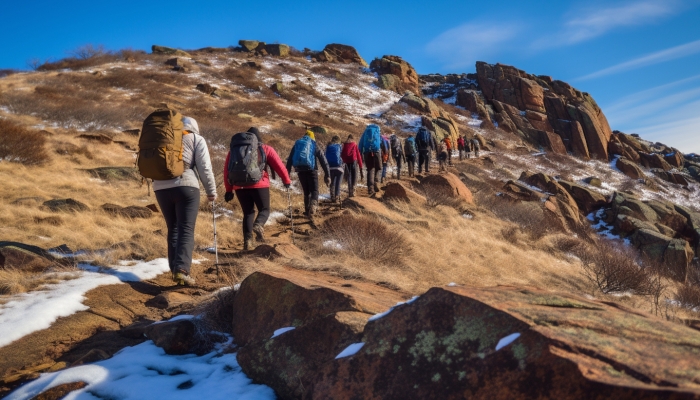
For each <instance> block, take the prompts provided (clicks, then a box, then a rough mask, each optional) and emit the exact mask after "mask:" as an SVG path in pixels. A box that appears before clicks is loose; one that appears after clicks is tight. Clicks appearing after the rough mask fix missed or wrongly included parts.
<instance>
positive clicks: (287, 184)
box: [284, 183, 292, 190]
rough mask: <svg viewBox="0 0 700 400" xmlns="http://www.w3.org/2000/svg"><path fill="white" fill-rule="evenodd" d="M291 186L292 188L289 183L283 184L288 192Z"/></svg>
mask: <svg viewBox="0 0 700 400" xmlns="http://www.w3.org/2000/svg"><path fill="white" fill-rule="evenodd" d="M291 186H292V184H291V183H285V184H284V188H285V189H287V190H289V188H290V187H291Z"/></svg>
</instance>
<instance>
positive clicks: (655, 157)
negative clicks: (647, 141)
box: [638, 151, 673, 171]
mask: <svg viewBox="0 0 700 400" xmlns="http://www.w3.org/2000/svg"><path fill="white" fill-rule="evenodd" d="M638 154H639V158H640V160H639V161H640V163H641V164H642V165H643V166H645V167H646V168H659V169H662V170H664V171H670V170H672V169H673V167H672V166H671V165H670V164H669V163H667V162H666V160H665V159H664V156H662V155H661V154H657V153H652V154H649V153H644V152H641V151H640V152H638Z"/></svg>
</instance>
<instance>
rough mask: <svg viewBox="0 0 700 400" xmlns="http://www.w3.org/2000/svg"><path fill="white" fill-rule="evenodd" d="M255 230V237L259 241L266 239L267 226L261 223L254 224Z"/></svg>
mask: <svg viewBox="0 0 700 400" xmlns="http://www.w3.org/2000/svg"><path fill="white" fill-rule="evenodd" d="M253 232H254V233H255V239H256V240H257V241H259V242H264V241H265V228H264V227H263V226H262V225H260V224H255V225H253Z"/></svg>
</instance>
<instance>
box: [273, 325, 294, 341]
mask: <svg viewBox="0 0 700 400" xmlns="http://www.w3.org/2000/svg"><path fill="white" fill-rule="evenodd" d="M294 329H296V328H295V327H293V326H288V327H286V328H279V329H277V330H276V331H275V332H274V333H273V334H272V337H271V338H270V339H274V338H276V337H277V336H279V335H281V334H283V333H285V332H289V331H293V330H294Z"/></svg>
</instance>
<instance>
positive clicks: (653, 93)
mask: <svg viewBox="0 0 700 400" xmlns="http://www.w3.org/2000/svg"><path fill="white" fill-rule="evenodd" d="M697 80H700V74H698V75H694V76H691V77H689V78H683V79H679V80H677V81H673V82H669V83H665V84H663V85H659V86H654V87H652V88H649V89H644V90H642V91H639V92H636V93H632V94H630V95H627V96H624V97H622V98H620V99H617V101H615V102H614V103H613V104H611V105H610V106H606V107H605V111H606V112H617V111H620V110H625V109H628V108H630V107H634V106H635V105H638V104H639V103H642V102H645V101H647V100H648V99H650V98H658V97H659V96H660V95H662V94H663V93H664V92H667V91H668V90H670V89H673V88H675V87H678V86H681V85H683V86H685V87H687V85H688V84H689V83H692V82H694V81H697Z"/></svg>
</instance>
